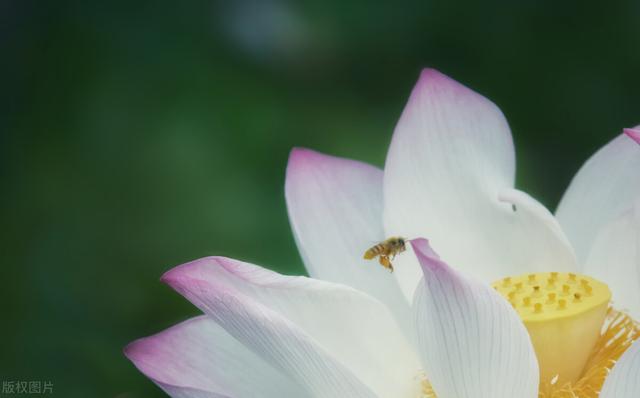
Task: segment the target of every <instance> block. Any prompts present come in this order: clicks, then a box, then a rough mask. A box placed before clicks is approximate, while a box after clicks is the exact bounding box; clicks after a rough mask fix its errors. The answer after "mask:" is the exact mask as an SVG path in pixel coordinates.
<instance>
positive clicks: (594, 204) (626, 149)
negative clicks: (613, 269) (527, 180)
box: [556, 129, 640, 264]
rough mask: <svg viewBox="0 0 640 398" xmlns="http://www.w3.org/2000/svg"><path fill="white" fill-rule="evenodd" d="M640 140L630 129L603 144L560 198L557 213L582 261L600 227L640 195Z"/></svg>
mask: <svg viewBox="0 0 640 398" xmlns="http://www.w3.org/2000/svg"><path fill="white" fill-rule="evenodd" d="M636 141H638V142H636ZM639 142H640V132H639V131H636V130H631V129H627V130H625V133H624V134H621V135H619V136H618V137H616V138H615V139H614V140H612V141H611V142H609V143H608V144H607V145H605V146H604V147H602V148H601V149H600V150H599V151H598V152H596V153H595V154H594V155H593V156H592V157H591V158H590V159H589V160H587V162H586V163H585V164H584V165H583V166H582V168H581V169H580V171H578V173H577V174H576V176H575V177H574V178H573V180H572V181H571V185H569V188H568V189H567V192H565V194H564V196H563V198H562V201H560V205H559V206H558V210H557V211H556V214H557V217H558V220H560V224H561V225H562V227H563V228H564V230H565V231H566V233H567V235H568V236H569V239H570V240H571V243H572V244H573V246H574V248H575V250H576V254H577V255H578V259H579V260H580V262H581V264H583V263H584V261H585V260H586V258H587V257H588V255H589V250H590V249H591V245H593V241H594V239H595V238H596V236H597V234H598V233H599V231H600V228H602V227H604V226H605V225H607V224H609V223H610V222H612V221H613V220H615V219H617V218H618V217H619V216H620V215H621V214H622V213H623V212H625V211H627V210H628V209H630V208H631V206H632V205H633V202H634V201H635V200H637V198H639V197H640V145H638V143H639Z"/></svg>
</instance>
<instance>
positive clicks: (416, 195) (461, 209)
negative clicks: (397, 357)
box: [384, 70, 576, 287]
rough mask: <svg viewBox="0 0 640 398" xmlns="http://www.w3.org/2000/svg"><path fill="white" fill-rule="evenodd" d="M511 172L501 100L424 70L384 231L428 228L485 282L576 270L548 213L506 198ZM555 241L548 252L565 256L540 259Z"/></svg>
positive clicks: (424, 232) (398, 152) (391, 183)
mask: <svg viewBox="0 0 640 398" xmlns="http://www.w3.org/2000/svg"><path fill="white" fill-rule="evenodd" d="M514 175H515V159H514V149H513V142H512V139H511V133H510V131H509V126H508V125H507V122H506V120H505V118H504V116H503V114H502V112H500V110H499V109H498V107H497V106H495V105H494V104H493V103H492V102H491V101H489V100H487V99H486V98H484V97H483V96H481V95H479V94H477V93H475V92H473V91H472V90H470V89H468V88H466V87H464V86H463V85H461V84H459V83H457V82H455V81H454V80H452V79H450V78H448V77H446V76H444V75H442V74H441V73H439V72H437V71H434V70H425V71H424V72H423V73H422V75H421V76H420V79H419V81H418V83H417V84H416V86H415V88H414V89H413V92H412V93H411V98H410V99H409V102H408V103H407V105H406V107H405V109H404V112H403V113H402V116H401V118H400V121H399V122H398V125H397V127H396V129H395V132H394V136H393V141H392V143H391V147H390V148H389V153H388V155H387V163H386V165H385V170H384V200H385V202H384V205H385V209H384V220H385V231H386V234H387V235H401V236H407V237H415V236H428V237H429V239H430V241H431V244H432V245H433V247H434V248H435V249H436V250H437V251H438V253H440V255H441V256H442V258H443V259H445V260H446V261H447V262H449V263H451V264H454V266H455V267H456V268H457V269H460V270H463V271H464V272H466V273H469V274H472V275H475V276H477V277H479V278H481V279H483V280H484V281H487V282H490V281H492V280H493V279H496V278H499V277H502V276H505V275H509V274H519V273H525V272H535V271H539V270H540V267H541V266H545V267H550V266H559V267H561V268H566V269H573V268H575V266H576V265H575V263H572V260H571V259H572V257H573V256H572V253H571V248H570V247H569V246H568V245H566V239H565V238H564V236H563V235H562V232H561V231H560V228H558V227H557V225H554V224H557V223H556V221H555V220H554V219H553V217H549V214H548V213H549V212H548V211H546V210H544V208H543V207H542V206H541V205H540V204H539V203H537V202H535V201H534V200H533V199H531V198H528V199H527V200H526V203H525V204H523V206H526V207H527V209H526V215H521V214H520V213H518V212H514V211H513V210H512V206H511V204H509V203H504V202H502V201H500V199H499V196H500V194H501V193H503V192H504V191H505V190H510V189H512V187H513V183H514ZM549 233H551V235H550V236H547V235H548V234H549ZM549 239H556V240H557V242H556V243H553V244H551V246H553V247H554V248H556V249H557V250H558V252H554V253H549V257H553V258H556V257H560V258H561V259H562V260H563V262H562V263H560V264H558V263H557V262H555V261H554V262H553V263H551V264H540V263H539V262H538V261H537V260H538V259H539V258H540V255H541V253H542V252H543V251H545V250H547V248H548V247H549ZM511 248H517V250H512V249H511ZM514 252H516V254H515V255H514ZM565 259H569V260H568V261H567V262H564V260H565ZM414 272H415V273H418V270H415V271H414ZM415 284H417V281H414V287H415Z"/></svg>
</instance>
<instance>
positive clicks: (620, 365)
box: [600, 341, 640, 398]
mask: <svg viewBox="0 0 640 398" xmlns="http://www.w3.org/2000/svg"><path fill="white" fill-rule="evenodd" d="M638 397H640V344H639V343H638V342H637V341H636V342H635V343H633V345H632V346H631V347H629V348H628V349H627V351H626V352H625V353H624V354H623V355H622V357H621V358H620V359H619V360H618V362H617V363H616V365H615V366H614V367H613V369H612V370H611V373H609V376H607V378H606V379H605V381H604V385H603V386H602V391H601V392H600V398H638Z"/></svg>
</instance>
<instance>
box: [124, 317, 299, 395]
mask: <svg viewBox="0 0 640 398" xmlns="http://www.w3.org/2000/svg"><path fill="white" fill-rule="evenodd" d="M125 354H126V356H127V357H128V358H129V359H130V360H131V361H132V362H133V363H134V364H135V365H136V367H137V368H138V369H140V371H141V372H142V373H144V374H145V375H146V376H147V377H149V378H150V379H151V380H152V381H153V382H154V383H156V384H157V385H158V386H160V387H161V388H162V389H163V390H165V391H166V392H167V393H168V394H170V395H171V396H172V397H179V398H182V397H185V398H187V397H188V398H191V397H194V398H195V397H198V398H199V397H216V398H217V397H225V396H228V397H238V398H241V397H274V398H276V397H281V396H291V397H298V396H300V397H303V396H310V394H309V392H307V391H305V390H304V388H302V387H300V386H298V385H297V384H296V383H295V382H294V381H293V380H291V379H290V378H288V377H287V376H285V375H283V374H282V372H280V371H277V370H276V369H274V368H273V367H272V366H271V365H270V364H268V363H267V362H265V361H264V360H263V359H261V358H260V357H258V356H257V355H255V354H254V353H252V352H251V351H250V350H248V349H247V348H246V347H244V346H243V345H242V344H240V343H239V342H238V341H237V340H235V339H234V338H233V337H231V336H230V335H229V334H228V333H227V332H226V331H225V330H224V329H222V328H221V327H220V326H218V325H217V324H216V323H215V322H214V321H213V320H212V319H210V318H208V317H206V316H201V317H197V318H193V319H190V320H188V321H185V322H183V323H180V324H178V325H176V326H173V327H171V328H169V329H167V330H165V331H163V332H161V333H158V334H156V335H153V336H150V337H145V338H142V339H139V340H137V341H134V342H133V343H131V344H129V345H128V346H127V347H126V348H125Z"/></svg>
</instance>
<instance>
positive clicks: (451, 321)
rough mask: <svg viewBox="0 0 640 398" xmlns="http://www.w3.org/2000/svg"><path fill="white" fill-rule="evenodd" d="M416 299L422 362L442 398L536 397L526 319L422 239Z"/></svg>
mask: <svg viewBox="0 0 640 398" xmlns="http://www.w3.org/2000/svg"><path fill="white" fill-rule="evenodd" d="M412 245H413V247H414V251H415V253H416V255H417V257H418V260H419V261H420V264H421V266H422V269H423V271H424V279H423V282H422V283H421V284H420V286H419V287H418V289H417V290H416V296H415V301H414V311H415V321H416V327H417V329H418V344H419V347H420V354H421V357H422V361H423V365H424V367H425V371H426V374H427V378H428V379H429V380H430V382H431V384H432V386H433V388H434V390H435V392H436V394H437V395H438V397H440V398H453V397H455V398H513V397H518V398H536V397H537V396H538V379H539V373H538V372H539V370H538V363H537V361H536V357H535V352H534V350H533V346H532V344H531V340H530V338H529V334H528V333H527V330H526V329H525V327H524V324H523V323H522V321H521V320H520V318H519V317H518V315H517V314H516V312H515V311H514V310H513V309H512V308H511V307H510V306H509V304H508V303H507V302H506V300H504V299H503V298H502V297H500V295H499V294H498V293H496V292H495V291H494V290H493V289H491V288H490V287H489V286H488V285H485V284H483V283H481V282H476V281H474V280H471V279H467V278H465V277H464V276H462V274H461V273H459V272H458V271H455V270H453V269H452V268H450V267H449V266H448V265H447V264H445V263H444V262H443V261H442V260H440V259H439V258H438V257H437V255H435V253H433V251H432V250H431V248H430V247H429V245H428V243H427V241H426V240H424V239H416V240H414V241H413V242H412Z"/></svg>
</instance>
